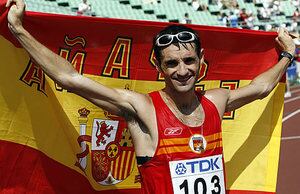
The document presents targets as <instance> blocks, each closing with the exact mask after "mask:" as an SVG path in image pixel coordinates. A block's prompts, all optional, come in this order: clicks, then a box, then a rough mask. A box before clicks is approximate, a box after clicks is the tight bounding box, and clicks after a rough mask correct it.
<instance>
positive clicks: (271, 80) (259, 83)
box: [226, 28, 295, 111]
mask: <svg viewBox="0 0 300 194" xmlns="http://www.w3.org/2000/svg"><path fill="white" fill-rule="evenodd" d="M275 40H276V43H277V45H278V48H279V49H280V51H281V52H287V53H289V54H290V55H291V56H294V53H295V44H294V42H293V39H292V38H291V36H290V35H289V33H288V31H287V30H285V29H284V28H280V29H279V31H278V36H277V37H276V39H275ZM290 62H291V61H290V59H289V58H288V57H282V58H281V59H280V60H279V61H278V63H277V64H275V65H274V66H273V67H271V68H270V69H268V70H267V71H265V72H263V73H261V74H260V75H258V76H256V77H255V78H254V79H253V80H252V81H251V83H250V84H249V85H247V86H245V87H242V88H239V89H237V90H230V91H228V101H227V106H226V111H232V110H234V109H237V108H239V107H241V106H243V105H245V104H248V103H250V102H252V101H254V100H257V99H262V98H264V97H266V96H268V95H269V93H270V92H271V91H272V90H273V89H274V88H275V87H276V85H277V84H278V82H279V81H280V79H281V77H282V76H283V75H284V73H285V71H286V69H287V67H288V65H289V64H290Z"/></svg>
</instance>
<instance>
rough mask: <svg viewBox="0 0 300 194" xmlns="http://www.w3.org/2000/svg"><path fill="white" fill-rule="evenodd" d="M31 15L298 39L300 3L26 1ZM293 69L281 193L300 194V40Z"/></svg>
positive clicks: (286, 0) (280, 174) (247, 0)
mask: <svg viewBox="0 0 300 194" xmlns="http://www.w3.org/2000/svg"><path fill="white" fill-rule="evenodd" d="M25 2H26V4H27V10H30V11H37V12H46V13H56V14H67V15H84V16H88V17H105V18H121V19H129V20H147V21H159V22H175V23H182V24H196V25H209V26H223V27H230V28H241V29H251V30H263V31H274V30H276V29H277V28H278V27H279V26H281V27H285V28H287V29H288V30H289V31H290V32H292V33H293V34H295V35H298V34H299V33H298V32H299V30H300V12H299V9H300V0H25ZM295 44H296V46H297V48H296V52H295V59H294V61H293V62H292V63H291V65H290V67H289V68H288V70H287V90H286V93H285V106H284V114H283V120H282V125H283V129H282V137H281V151H280V162H279V172H278V183H277V193H278V194H300V187H299V180H300V165H298V163H299V162H298V161H299V160H300V151H298V150H297V148H298V147H300V130H299V128H300V127H299V125H298V123H299V120H300V114H299V113H300V109H299V107H300V84H299V83H300V41H299V39H295Z"/></svg>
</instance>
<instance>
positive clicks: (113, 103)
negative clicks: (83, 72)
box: [71, 76, 134, 114]
mask: <svg viewBox="0 0 300 194" xmlns="http://www.w3.org/2000/svg"><path fill="white" fill-rule="evenodd" d="M71 91H72V92H74V93H76V94H78V95H80V96H82V97H83V98H85V99H87V100H88V101H90V102H92V103H93V104H95V105H97V106H99V107H101V108H103V109H104V110H107V111H110V112H114V113H118V114H120V112H122V111H126V110H127V111H134V109H133V106H132V105H131V103H130V97H129V95H130V94H129V92H130V91H128V92H127V91H125V90H118V89H115V88H110V87H107V86H104V85H102V84H100V83H98V82H96V81H94V80H91V79H89V78H86V77H83V76H81V77H79V78H77V79H75V81H74V86H73V87H72V88H71Z"/></svg>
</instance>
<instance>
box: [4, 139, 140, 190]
mask: <svg viewBox="0 0 300 194" xmlns="http://www.w3.org/2000/svg"><path fill="white" fill-rule="evenodd" d="M0 145H1V146H0V156H1V158H0V193H1V194H16V193H18V194H19V193H20V194H21V193H32V194H40V193H43V194H70V193H71V194H83V193H86V194H100V193H105V194H116V193H118V194H139V193H140V190H139V189H123V190H119V191H116V190H110V191H109V190H108V191H96V190H94V189H93V188H92V186H91V185H90V183H89V181H88V179H87V178H86V177H85V176H83V175H82V174H80V173H78V172H77V171H75V170H72V169H70V168H67V167H66V166H64V165H62V164H60V163H59V162H57V161H55V160H53V159H51V158H49V157H47V156H46V155H45V154H43V153H42V152H40V151H38V150H35V149H32V148H30V147H28V146H26V145H20V144H16V143H12V142H7V141H2V140H0ZM24 166H26V168H24Z"/></svg>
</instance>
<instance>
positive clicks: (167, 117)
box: [139, 92, 223, 194]
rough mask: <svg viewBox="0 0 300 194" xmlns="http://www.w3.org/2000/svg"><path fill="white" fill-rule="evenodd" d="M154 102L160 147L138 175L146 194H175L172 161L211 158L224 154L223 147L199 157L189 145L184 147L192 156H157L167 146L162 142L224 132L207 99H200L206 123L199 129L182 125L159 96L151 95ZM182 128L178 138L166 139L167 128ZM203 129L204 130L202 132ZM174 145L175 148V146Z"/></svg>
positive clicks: (168, 137) (179, 153) (214, 110)
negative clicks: (171, 171) (172, 179)
mask: <svg viewBox="0 0 300 194" xmlns="http://www.w3.org/2000/svg"><path fill="white" fill-rule="evenodd" d="M150 96H151V98H152V101H153V104H154V107H155V111H156V119H157V127H158V136H159V138H158V142H159V143H158V146H157V149H156V152H155V154H154V157H153V158H152V159H151V160H150V161H148V162H146V163H145V164H143V165H142V166H140V167H139V171H140V174H141V176H142V177H141V178H142V190H143V194H155V193H159V194H170V193H173V188H172V182H171V177H170V173H169V172H170V171H169V161H176V160H183V159H192V158H199V157H205V156H212V155H217V154H222V153H223V151H222V147H217V148H214V149H211V150H206V151H205V152H203V153H201V154H198V153H195V152H193V151H192V150H191V149H190V148H189V145H188V144H186V145H184V146H186V147H188V149H189V150H190V151H189V152H177V153H168V151H167V150H166V152H167V153H166V154H161V155H158V152H159V151H160V150H164V149H165V148H166V147H167V146H165V145H164V144H163V143H161V142H162V141H164V140H166V139H174V138H176V139H177V140H178V139H181V138H190V137H191V136H192V135H193V134H201V133H202V132H203V134H202V135H203V136H204V137H206V136H208V135H212V134H216V133H220V132H221V121H220V117H219V114H218V111H217V109H216V107H215V106H214V104H213V103H212V102H210V101H209V100H208V99H206V98H205V97H204V96H200V95H199V100H200V103H201V105H202V107H203V109H204V114H205V120H204V123H203V124H202V125H201V126H199V127H189V126H186V125H184V124H183V123H182V122H181V121H179V120H178V119H177V118H176V117H175V115H174V114H173V113H172V111H171V110H170V109H169V108H168V107H167V105H166V104H165V103H164V101H163V99H162V98H161V96H160V94H159V92H152V93H150ZM174 127H176V128H181V129H182V131H181V134H175V135H166V134H165V132H166V130H167V129H168V128H174ZM202 127H203V130H202ZM216 140H219V141H221V140H222V137H220V138H219V139H215V140H214V141H216ZM173 145H174V144H173Z"/></svg>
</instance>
